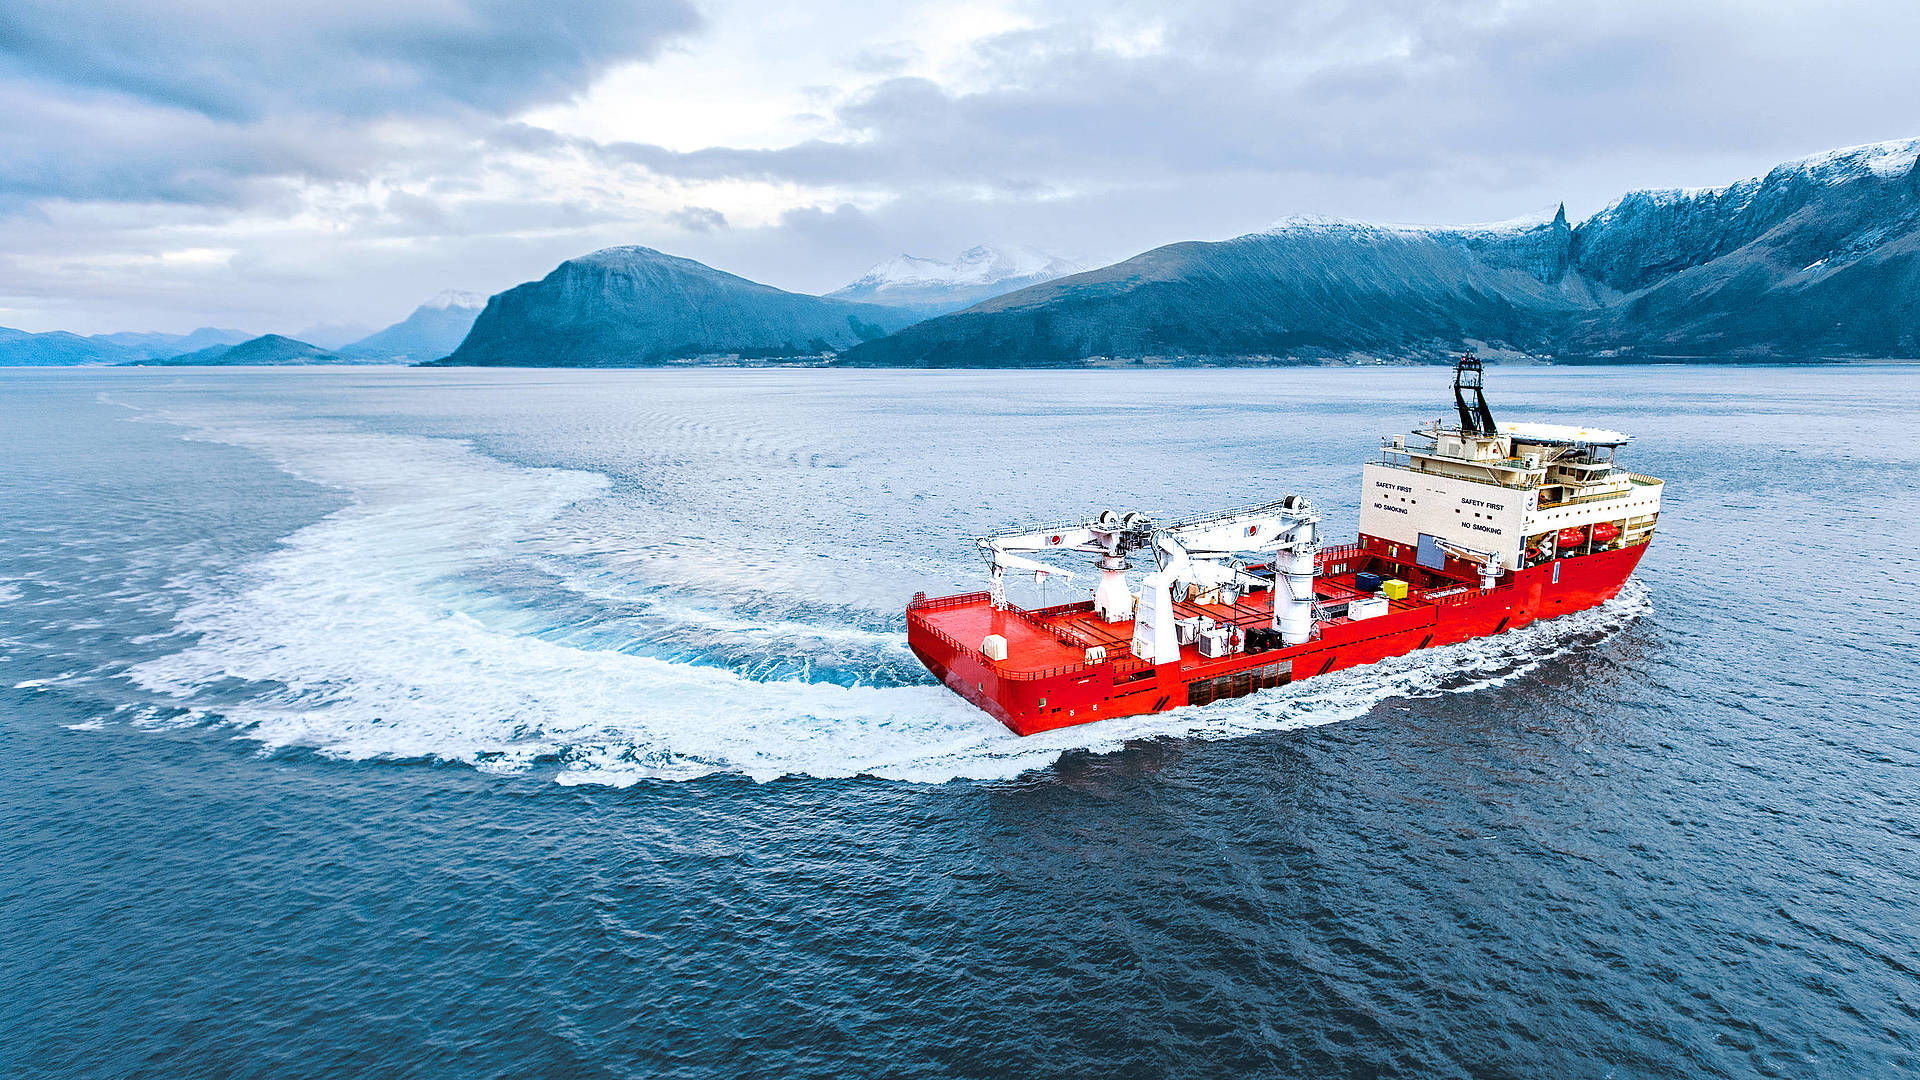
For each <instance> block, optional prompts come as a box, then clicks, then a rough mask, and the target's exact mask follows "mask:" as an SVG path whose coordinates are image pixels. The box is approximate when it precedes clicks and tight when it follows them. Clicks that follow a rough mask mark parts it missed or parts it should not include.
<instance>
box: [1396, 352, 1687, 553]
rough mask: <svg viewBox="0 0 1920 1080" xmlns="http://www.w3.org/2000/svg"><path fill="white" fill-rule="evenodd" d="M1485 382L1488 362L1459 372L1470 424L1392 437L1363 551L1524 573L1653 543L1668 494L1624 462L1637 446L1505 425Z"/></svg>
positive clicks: (1607, 437)
mask: <svg viewBox="0 0 1920 1080" xmlns="http://www.w3.org/2000/svg"><path fill="white" fill-rule="evenodd" d="M1480 375H1481V368H1480V361H1479V360H1477V359H1475V358H1474V357H1472V356H1467V357H1463V358H1461V360H1460V361H1459V363H1458V364H1457V365H1456V366H1455V369H1454V402H1455V405H1456V409H1457V412H1458V415H1459V423H1458V424H1457V425H1447V424H1445V422H1444V421H1439V420H1436V421H1434V422H1433V423H1432V424H1429V425H1427V426H1425V427H1422V428H1418V429H1416V430H1414V431H1412V432H1410V433H1409V434H1408V435H1395V436H1392V437H1391V438H1389V439H1387V440H1385V441H1384V442H1383V443H1382V444H1381V448H1380V450H1381V453H1380V457H1379V459H1378V460H1376V461H1374V462H1371V463H1369V464H1368V465H1366V466H1365V467H1364V468H1363V469H1362V475H1361V483H1362V490H1361V504H1360V534H1361V539H1362V541H1363V542H1364V541H1367V540H1369V539H1371V540H1374V541H1377V542H1382V543H1385V544H1386V545H1387V546H1389V547H1390V548H1396V549H1397V548H1398V547H1400V546H1401V545H1405V546H1407V547H1409V548H1412V549H1414V550H1415V551H1416V552H1417V556H1418V561H1419V562H1420V563H1421V564H1422V565H1426V566H1430V567H1432V568H1434V569H1441V568H1442V567H1443V566H1445V565H1446V564H1447V562H1448V561H1449V559H1452V560H1455V561H1458V562H1468V563H1478V564H1480V565H1481V566H1482V567H1486V568H1491V567H1493V566H1496V565H1497V566H1498V567H1500V568H1504V569H1506V570H1519V569H1522V568H1524V567H1527V566H1533V565H1537V564H1539V563H1541V562H1544V561H1548V560H1551V559H1554V558H1559V557H1564V556H1567V555H1576V554H1587V553H1590V552H1593V551H1604V550H1607V549H1608V548H1610V547H1615V546H1626V545H1630V544H1635V543H1641V542H1643V541H1645V540H1646V539H1647V538H1648V537H1649V536H1651V535H1652V533H1653V529H1654V525H1655V522H1656V519H1657V518H1658V516H1659V512H1660V490H1661V486H1662V485H1661V482H1660V481H1658V480H1655V479H1653V478H1652V477H1649V476H1642V475H1640V474H1638V473H1633V472H1629V471H1627V470H1626V469H1624V468H1622V467H1620V465H1619V464H1618V463H1616V461H1615V460H1614V457H1615V452H1616V451H1617V450H1618V449H1619V448H1620V447H1621V446H1623V445H1625V444H1626V443H1627V442H1628V441H1629V436H1627V435H1624V434H1622V433H1620V432H1618V431H1611V430H1607V429H1603V428H1588V427H1580V426H1577V425H1568V424H1545V423H1507V422H1498V423H1497V422H1495V420H1494V419H1493V412H1492V409H1491V408H1489V407H1488V405H1487V401H1486V396H1485V394H1484V392H1483V391H1482V390H1481V386H1480ZM1396 553H1397V552H1396Z"/></svg>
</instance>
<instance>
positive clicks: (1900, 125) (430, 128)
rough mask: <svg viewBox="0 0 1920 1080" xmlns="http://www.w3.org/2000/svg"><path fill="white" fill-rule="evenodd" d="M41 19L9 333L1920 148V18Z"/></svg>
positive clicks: (172, 8)
mask: <svg viewBox="0 0 1920 1080" xmlns="http://www.w3.org/2000/svg"><path fill="white" fill-rule="evenodd" d="M800 7H805V8H806V10H805V11H798V10H781V9H776V8H770V7H767V6H765V5H752V4H746V3H730V2H728V0H714V2H712V3H708V4H704V5H702V6H701V7H700V8H698V9H696V8H695V7H693V6H691V5H690V4H689V3H686V2H683V0H649V2H625V3H615V2H601V3H545V4H534V3H508V2H504V0H432V2H408V0H386V2H382V3H372V2H367V0H343V2H335V3H314V2H296V3H287V4H278V5H272V6H271V10H266V9H265V6H262V9H261V10H248V9H241V8H227V7H225V6H221V7H220V8H218V9H216V7H215V6H213V5H207V4H204V3H197V2H187V0H154V2H148V3H138V4H136V3H132V2H128V0H101V2H96V3H92V4H87V5H80V6H75V5H70V4H55V3H49V2H46V0H13V2H11V3H9V4H8V5H6V6H5V7H3V8H0V105H4V106H5V107H4V108H0V325H12V326H20V327H23V328H26V329H52V328H56V327H59V328H68V329H75V330H80V331H83V332H84V331H99V330H114V329H164V330H181V329H186V328H188V327H190V326H191V325H196V324H199V323H213V324H220V325H239V326H244V327H247V328H250V329H258V330H270V329H271V330H288V329H291V328H297V327H299V326H305V325H310V324H313V323H319V322H328V321H338V322H357V323H369V324H378V323H380V322H384V321H388V320H391V319H395V318H398V317H400V316H401V315H404V314H405V310H406V309H407V308H409V307H411V305H412V303H413V302H415V301H417V300H418V299H422V298H425V297H427V296H430V295H432V294H434V293H437V292H439V291H440V290H441V289H443V288H448V287H454V288H463V289H470V290H474V291H478V292H483V293H485V292H494V291H498V290H500V289H502V288H505V287H507V286H509V285H512V284H514V283H516V282H518V281H521V280H526V279H528V278H533V277H537V276H539V275H540V274H543V273H544V272H545V271H546V270H547V269H549V268H551V266H552V265H553V264H554V263H556V262H558V261H559V260H561V259H563V258H566V257H568V256H570V255H574V254H578V253H580V252H582V251H586V250H589V249H592V248H594V247H599V246H606V245H610V244H616V243H643V244H647V245H649V246H653V247H658V248H661V249H664V250H668V251H674V252H676V253H680V254H685V255H688V256H690V257H693V258H698V259H702V260H703V261H708V262H712V263H714V264H716V265H719V266H721V267H722V268H724V269H727V270H729V271H732V272H735V273H740V274H744V275H746V276H748V277H754V278H757V279H760V280H765V281H768V282H770V283H772V284H776V285H780V286H782V287H786V288H796V289H802V290H807V291H824V290H827V289H831V288H834V287H836V286H838V285H840V284H842V283H844V282H845V281H846V280H848V279H850V278H852V277H853V276H855V275H857V274H858V273H859V272H860V271H861V270H863V269H864V268H865V267H866V266H868V265H870V264H871V263H874V262H877V261H879V260H881V259H883V258H886V257H888V256H890V255H893V254H895V253H897V252H900V251H912V252H915V253H920V254H929V255H935V256H943V255H948V254H951V253H952V252H953V251H955V250H959V249H960V248H963V247H966V246H969V245H971V244H973V243H975V242H979V241H982V240H985V241H1008V242H1017V243H1025V244H1029V245H1034V246H1040V247H1046V248H1052V249H1055V250H1059V251H1062V252H1064V253H1066V254H1070V255H1073V256H1076V257H1078V258H1079V259H1081V260H1082V261H1086V262H1090V263H1091V262H1103V261H1111V260H1113V259H1118V258H1122V257H1125V256H1127V255H1130V254H1133V253H1134V252H1137V251H1139V250H1142V249H1144V248H1147V247H1150V246H1153V245H1155V244H1159V243H1165V242H1169V241H1173V240H1178V239H1191V238H1202V239H1204V238H1215V237H1222V236H1229V235H1234V234H1237V233H1240V232H1245V231H1248V230H1251V229H1255V228H1258V227H1260V226H1261V225H1263V224H1265V223H1266V222H1267V221H1270V220H1272V219H1274V218H1278V217H1280V216H1283V215H1285V214H1288V213H1293V212H1319V213H1330V214H1338V215H1345V216H1354V217H1364V218H1373V219H1386V220H1427V221H1466V220H1484V219H1488V218H1499V217H1507V216H1510V215H1512V214H1514V213H1517V212H1521V211H1524V210H1530V209H1534V208H1537V207H1539V206H1542V205H1550V204H1552V203H1554V202H1557V201H1560V200H1566V201H1567V202H1568V203H1569V204H1570V209H1572V210H1574V211H1575V212H1576V213H1578V212H1580V211H1581V210H1591V209H1595V208H1597V207H1598V205H1599V204H1600V202H1601V201H1603V200H1604V199H1606V198H1608V197H1609V196H1611V195H1612V194H1614V193H1617V192H1619V191H1621V190H1625V189H1628V188H1632V187H1643V186H1650V185H1692V184H1712V183H1722V182H1726V181H1729V180H1732V179H1736V178H1738V177H1740V176H1743V175H1747V174H1750V173H1754V172H1759V171H1762V170H1764V169H1765V168H1766V167H1767V166H1768V165H1770V164H1771V163H1773V162H1775V161H1778V160H1782V159H1785V158H1790V157H1794V156H1798V155H1800V154H1804V153H1808V152H1812V151H1816V150H1819V149H1823V148H1826V147H1829V146H1837V145H1846V144H1850V143H1859V142H1867V141H1875V140H1879V139H1886V138H1894V137H1900V136H1906V135H1913V134H1920V130H1916V129H1915V121H1914V120H1913V119H1912V118H1913V117H1915V116H1920V108H1917V106H1920V82H1917V81H1916V80H1914V79H1912V77H1911V73H1910V59H1909V58H1910V57H1911V55H1912V53H1913V48H1914V46H1915V45H1917V44H1920V9H1915V8H1913V7H1912V6H1911V5H1905V4H1899V3H1842V4H1838V5H1828V6H1824V7H1822V8H1820V9H1819V10H1812V9H1803V8H1801V7H1798V6H1789V5H1780V6H1771V5H1764V4H1763V5H1754V4H1750V3H1739V4H1735V3H1719V2H1713V3H1705V4H1699V5H1688V6H1680V5H1667V4H1653V3H1639V2H1627V3H1622V4H1616V5H1586V4H1574V3H1563V2H1559V0H1515V2H1511V3H1507V4H1502V5H1497V6H1493V5H1485V4H1477V3H1445V2H1440V3H1409V2H1398V3H1396V2H1389V3H1385V4H1379V3H1368V4H1359V3H1341V2H1337V0H1329V2H1323V3H1313V4H1304V5H1273V4H1261V3H1236V2H1209V0H1201V2H1196V3H1191V4H1185V5H1180V6H1179V7H1178V8H1169V7H1167V6H1165V5H1157V4H1130V3H1124V2H1122V3H1117V4H1116V3H1111V2H1109V3H1099V4H1095V3H1074V2H1059V0H1035V2H1031V3H986V4H976V5H971V6H957V5H951V4H939V3H914V2H911V0H909V2H907V3H892V4H886V5H881V4H872V3H852V2H849V3H825V4H818V5H800Z"/></svg>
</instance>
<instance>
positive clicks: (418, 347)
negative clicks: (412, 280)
mask: <svg viewBox="0 0 1920 1080" xmlns="http://www.w3.org/2000/svg"><path fill="white" fill-rule="evenodd" d="M486 306H487V298H486V297H484V296H481V295H479V294H477V293H470V292H461V291H459V290H457V289H448V290H446V291H444V292H442V293H440V294H439V295H437V296H435V297H434V298H433V299H431V300H428V301H427V302H426V303H424V304H421V305H420V306H419V307H417V308H414V309H413V314H411V315H408V316H407V317H406V318H405V319H402V320H401V321H399V322H397V323H394V324H393V325H392V326H389V327H387V328H386V329H385V330H381V331H378V332H377V333H373V334H369V335H367V336H366V337H363V338H361V339H360V340H359V341H356V342H354V343H353V344H351V345H347V346H344V347H343V348H341V349H340V355H342V356H350V357H354V358H356V359H363V360H394V361H404V362H407V363H416V364H417V363H421V362H424V361H427V360H438V359H440V358H441V357H443V356H445V355H447V354H448V353H450V352H452V351H453V350H455V349H457V348H459V347H460V342H461V341H462V340H463V339H465V338H466V336H467V331H469V330H471V329H473V321H474V320H475V319H477V318H479V317H480V311H481V309H482V308H484V307H486Z"/></svg>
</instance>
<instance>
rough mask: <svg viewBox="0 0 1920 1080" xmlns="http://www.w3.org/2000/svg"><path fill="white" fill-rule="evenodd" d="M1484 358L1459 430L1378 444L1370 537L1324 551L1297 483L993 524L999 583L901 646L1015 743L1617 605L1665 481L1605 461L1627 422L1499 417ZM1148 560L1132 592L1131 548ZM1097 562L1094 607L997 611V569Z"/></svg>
mask: <svg viewBox="0 0 1920 1080" xmlns="http://www.w3.org/2000/svg"><path fill="white" fill-rule="evenodd" d="M1482 374H1483V372H1482V369H1481V365H1480V361H1479V360H1477V359H1475V358H1474V357H1472V356H1466V357H1463V358H1461V359H1460V361H1459V363H1458V364H1456V365H1455V367H1454V379H1453V396H1454V405H1455V407H1456V410H1457V412H1458V415H1459V424H1458V426H1445V425H1443V424H1442V422H1441V421H1437V420H1436V421H1434V422H1433V423H1432V424H1431V425H1428V426H1427V427H1424V428H1421V429H1418V430H1416V431H1414V432H1412V433H1411V434H1412V438H1411V439H1409V438H1408V436H1405V435H1395V436H1393V437H1391V438H1389V439H1386V440H1384V441H1383V442H1382V444H1381V447H1380V454H1379V457H1378V459H1377V460H1375V461H1372V462H1369V463H1368V464H1366V465H1365V466H1364V467H1363V468H1362V470H1361V485H1362V492H1361V506H1360V535H1359V539H1358V541H1357V542H1355V543H1351V544H1341V545H1337V546H1332V547H1323V546H1321V544H1320V536H1319V521H1320V518H1319V515H1318V514H1317V513H1316V512H1315V511H1314V508H1313V504H1312V503H1310V502H1309V501H1308V500H1307V499H1305V498H1303V497H1301V496H1298V495H1289V496H1287V497H1286V498H1284V499H1281V500H1279V501H1278V502H1271V503H1267V504H1265V505H1260V506H1248V507H1242V508H1239V509H1234V510H1226V511H1222V512H1220V513H1217V514H1209V515H1207V516H1205V517H1200V518H1195V519H1193V520H1190V521H1182V522H1179V523H1177V524H1170V525H1161V524H1158V523H1156V522H1154V521H1153V520H1152V519H1150V518H1148V517H1145V516H1143V515H1141V514H1138V513H1130V514H1124V515H1122V514H1116V513H1114V512H1112V511H1107V512H1105V513H1102V514H1100V515H1098V516H1097V517H1095V518H1093V519H1092V520H1088V521H1083V522H1076V523H1071V524H1059V525H1049V526H1042V527H1038V528H1027V529H1019V530H1015V531H1011V532H1004V533H997V534H995V535H992V536H983V537H981V538H979V540H978V541H977V543H978V544H979V546H980V550H981V552H982V554H983V555H984V556H985V557H986V561H987V569H988V578H989V582H990V587H989V588H988V589H987V590H986V591H984V592H971V593H963V594H960V595H958V596H943V597H938V598H929V597H927V595H926V594H925V593H920V594H916V595H915V596H914V598H913V602H912V603H910V604H908V605H907V643H908V645H909V646H911V647H912V649H913V651H914V654H915V655H916V656H918V657H919V658H920V660H921V662H922V663H924V664H926V665H927V669H928V670H929V671H932V672H933V673H934V674H935V675H937V676H939V677H940V679H941V680H942V681H943V682H945V683H946V684H947V685H948V686H949V687H951V688H952V689H953V690H954V691H955V692H956V693H958V694H959V695H960V696H962V697H964V698H966V699H967V700H968V701H971V702H973V703H974V704H975V705H978V706H979V707H980V708H982V709H984V710H986V711H987V712H989V713H991V714H992V715H993V716H995V717H997V718H998V719H999V720H1000V721H1001V722H1003V723H1005V724H1006V725H1007V726H1008V727H1010V728H1012V729H1013V730H1014V731H1016V732H1018V733H1019V734H1022V735H1031V734H1033V733H1034V732H1037V731H1046V730H1049V729H1051V728H1058V727H1065V726H1067V725H1070V724H1085V723H1089V722H1091V721H1095V720H1104V719H1107V718H1109V717H1114V716H1131V715H1134V714H1138V713H1149V712H1159V711H1162V710H1165V709H1176V708H1179V707H1181V706H1183V705H1205V704H1208V703H1210V702H1214V701H1220V700H1222V699H1225V698H1235V697H1240V696H1242V695H1245V694H1251V693H1254V692H1255V691H1258V690H1264V689H1267V688H1270V687H1275V686H1283V685H1285V684H1287V683H1290V682H1293V681H1294V680H1297V679H1305V678H1310V677H1312V676H1315V675H1325V674H1327V673H1328V672H1330V671H1339V670H1341V669H1343V668H1350V667H1355V666H1358V665H1361V664H1370V663H1373V662H1375V661H1377V660H1382V659H1385V658H1387V657H1389V656H1398V655H1401V654H1403V653H1409V652H1412V651H1414V650H1416V649H1426V648H1432V647H1436V646H1440V645H1451V644H1454V643H1456V642H1460V641H1465V640H1467V639H1469V638H1475V637H1483V636H1487V635H1491V634H1499V633H1502V632H1504V631H1507V630H1510V629H1515V628H1518V627H1522V626H1526V625H1527V624H1529V623H1532V622H1535V621H1537V620H1540V619H1550V618H1553V617H1554V616H1557V615H1564V614H1566V613H1568V612H1571V611H1579V610H1581V609H1583V608H1589V607H1592V606H1594V605H1595V604H1599V603H1602V602H1604V601H1606V600H1609V599H1611V598H1612V597H1613V596H1614V594H1615V593H1617V592H1619V591H1620V588H1621V586H1622V585H1625V584H1626V581H1627V578H1628V576H1629V575H1631V574H1632V573H1633V569H1634V567H1635V566H1636V565H1637V564H1638V563H1639V562H1640V556H1641V555H1642V554H1644V553H1645V551H1646V548H1647V543H1648V541H1650V540H1651V539H1652V538H1653V530H1654V524H1655V522H1656V521H1657V520H1658V518H1659V515H1660V492H1661V487H1662V483H1661V481H1659V480H1656V479H1654V478H1652V477H1650V476H1642V475H1640V474H1639V473H1633V472H1628V471H1626V470H1625V469H1622V468H1621V467H1620V466H1619V465H1618V464H1616V463H1615V461H1614V452H1615V451H1616V450H1617V449H1618V448H1619V447H1620V446H1621V445H1623V444H1624V443H1626V442H1627V436H1625V435H1622V434H1620V433H1619V432H1617V431H1605V430H1599V429H1593V428H1582V427H1569V426H1564V425H1558V424H1513V423H1495V422H1494V419H1493V412H1492V410H1491V409H1490V408H1488V406H1487V399H1486V395H1485V393H1484V391H1483V390H1482V387H1481V379H1482ZM1141 551H1145V552H1149V553H1151V555H1152V558H1153V561H1154V565H1155V569H1154V571H1153V572H1151V573H1149V574H1147V575H1145V577H1144V579H1143V580H1142V581H1141V585H1140V589H1139V590H1138V591H1137V592H1136V591H1135V590H1134V589H1133V588H1132V586H1131V585H1130V584H1129V582H1128V577H1127V571H1128V570H1130V569H1132V564H1131V563H1129V562H1128V561H1127V556H1128V555H1130V554H1132V553H1135V552H1141ZM1066 552H1078V553H1081V554H1085V555H1093V556H1096V560H1095V563H1094V566H1095V568H1096V569H1098V571H1099V574H1100V580H1099V584H1098V586H1097V587H1095V588H1094V590H1093V595H1092V597H1091V598H1090V599H1087V600H1082V601H1080V602H1078V603H1071V604H1061V605H1057V606H1053V607H1043V608H1038V609H1027V608H1021V607H1018V606H1016V605H1014V604H1012V603H1009V602H1008V600H1007V597H1006V592H1005V589H1004V578H1005V574H1006V572H1007V571H1008V570H1014V571H1018V572H1031V573H1032V574H1033V575H1034V578H1035V581H1036V582H1038V581H1043V580H1046V579H1047V578H1050V577H1053V576H1062V577H1065V578H1068V579H1071V577H1072V573H1071V571H1068V570H1064V569H1062V568H1060V567H1058V566H1056V565H1054V564H1053V563H1049V562H1045V561H1042V560H1043V559H1044V558H1046V557H1047V556H1050V555H1059V554H1061V553H1066Z"/></svg>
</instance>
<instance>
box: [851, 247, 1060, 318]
mask: <svg viewBox="0 0 1920 1080" xmlns="http://www.w3.org/2000/svg"><path fill="white" fill-rule="evenodd" d="M1085 269H1086V267H1084V266H1082V265H1081V264H1080V263H1078V262H1075V261H1073V260H1072V259H1067V258H1063V257H1061V256H1058V255H1052V254H1048V253H1046V252H1043V251H1036V250H1034V249H1032V248H1025V247H992V246H988V245H986V244H980V245H976V246H974V247H970V248H968V249H967V250H965V251H963V252H961V253H960V254H959V255H957V256H955V257H954V258H953V259H952V260H951V261H942V260H940V259H928V258H924V257H922V256H919V255H907V254H901V255H895V256H894V257H893V258H891V259H888V260H887V261H885V262H883V263H880V264H879V265H877V266H875V267H874V268H873V269H871V270H868V271H867V272H866V273H865V274H862V275H861V276H860V277H859V278H857V279H855V280H854V281H852V282H850V283H848V284H847V285H846V286H845V287H844V288H841V289H836V290H834V291H833V292H830V293H828V294H827V295H828V296H833V297H838V298H841V299H847V300H865V301H869V302H871V303H877V304H889V305H892V306H895V307H912V308H919V309H923V310H941V311H953V310H957V309H959V308H962V307H966V306H967V305H969V304H975V303H978V302H980V301H981V300H985V299H987V298H989V297H993V296H999V295H1000V294H1002V293H1008V292H1012V291H1014V290H1015V289H1024V288H1026V287H1027V286H1029V285H1037V284H1039V283H1041V282H1043V281H1051V280H1053V279H1054V278H1057V277H1065V276H1066V275H1068V274H1077V273H1080V272H1081V271H1083V270H1085Z"/></svg>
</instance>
